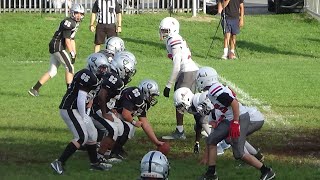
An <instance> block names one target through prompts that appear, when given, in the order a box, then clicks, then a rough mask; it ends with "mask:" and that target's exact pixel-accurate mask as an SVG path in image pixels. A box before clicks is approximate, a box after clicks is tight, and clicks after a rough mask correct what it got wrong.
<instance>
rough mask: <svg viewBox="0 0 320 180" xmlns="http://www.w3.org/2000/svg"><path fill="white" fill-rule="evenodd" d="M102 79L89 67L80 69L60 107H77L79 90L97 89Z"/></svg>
mask: <svg viewBox="0 0 320 180" xmlns="http://www.w3.org/2000/svg"><path fill="white" fill-rule="evenodd" d="M100 83H101V81H100V80H99V79H98V78H97V76H96V75H94V74H93V73H92V72H91V71H90V70H89V69H82V70H80V71H78V72H77V73H76V74H75V75H74V77H73V80H72V83H71V84H70V86H69V88H68V89H67V92H66V94H65V95H64V96H63V99H62V101H61V104H60V106H59V108H60V109H77V108H78V107H77V98H78V93H79V90H84V91H86V92H88V93H89V92H90V91H95V90H97V89H98V88H99V85H100Z"/></svg>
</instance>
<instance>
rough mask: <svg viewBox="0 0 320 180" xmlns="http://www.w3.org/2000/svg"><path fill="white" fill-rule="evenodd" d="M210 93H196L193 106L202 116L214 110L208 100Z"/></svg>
mask: <svg viewBox="0 0 320 180" xmlns="http://www.w3.org/2000/svg"><path fill="white" fill-rule="evenodd" d="M207 95H208V91H204V92H202V93H196V94H195V95H194V97H193V99H192V103H193V105H194V106H195V107H196V110H197V112H198V113H199V114H201V116H206V115H208V114H209V113H210V111H211V110H212V109H213V108H214V107H213V104H212V103H211V101H210V99H209V98H208V96H207Z"/></svg>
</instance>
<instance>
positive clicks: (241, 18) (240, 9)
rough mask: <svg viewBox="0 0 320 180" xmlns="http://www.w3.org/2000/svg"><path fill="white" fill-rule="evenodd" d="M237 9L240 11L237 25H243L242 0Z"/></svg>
mask: <svg viewBox="0 0 320 180" xmlns="http://www.w3.org/2000/svg"><path fill="white" fill-rule="evenodd" d="M239 11H240V17H239V27H243V25H244V4H243V2H242V3H240V8H239Z"/></svg>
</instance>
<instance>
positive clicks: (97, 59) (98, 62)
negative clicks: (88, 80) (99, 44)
mask: <svg viewBox="0 0 320 180" xmlns="http://www.w3.org/2000/svg"><path fill="white" fill-rule="evenodd" d="M87 62H88V69H89V70H90V71H91V72H92V73H93V74H95V75H97V76H100V75H103V74H105V73H106V72H107V68H108V61H107V58H106V57H105V56H104V55H103V54H102V53H92V54H90V55H89V57H88V58H87Z"/></svg>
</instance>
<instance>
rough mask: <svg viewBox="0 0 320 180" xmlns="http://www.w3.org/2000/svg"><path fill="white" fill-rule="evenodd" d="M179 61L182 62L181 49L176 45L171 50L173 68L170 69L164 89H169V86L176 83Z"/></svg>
mask: <svg viewBox="0 0 320 180" xmlns="http://www.w3.org/2000/svg"><path fill="white" fill-rule="evenodd" d="M181 61H182V52H181V47H180V46H179V45H177V46H176V47H173V48H172V62H173V67H172V71H171V76H170V79H169V81H168V83H167V85H166V87H168V88H171V86H172V85H173V84H174V83H175V82H176V79H177V77H178V74H179V71H180V64H181Z"/></svg>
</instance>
